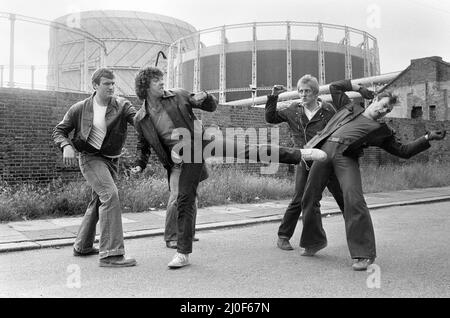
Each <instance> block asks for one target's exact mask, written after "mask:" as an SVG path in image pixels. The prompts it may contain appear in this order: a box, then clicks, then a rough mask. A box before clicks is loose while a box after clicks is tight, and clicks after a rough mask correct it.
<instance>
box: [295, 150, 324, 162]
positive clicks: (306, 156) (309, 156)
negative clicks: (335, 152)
mask: <svg viewBox="0 0 450 318" xmlns="http://www.w3.org/2000/svg"><path fill="white" fill-rule="evenodd" d="M300 152H301V153H302V159H303V160H306V161H309V160H314V161H325V160H327V153H326V152H325V151H323V150H320V149H314V148H311V149H300Z"/></svg>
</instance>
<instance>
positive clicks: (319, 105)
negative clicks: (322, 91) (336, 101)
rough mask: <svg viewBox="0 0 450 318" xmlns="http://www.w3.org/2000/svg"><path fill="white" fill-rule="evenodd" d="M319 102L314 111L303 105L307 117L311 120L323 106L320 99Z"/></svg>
mask: <svg viewBox="0 0 450 318" xmlns="http://www.w3.org/2000/svg"><path fill="white" fill-rule="evenodd" d="M317 103H318V105H317V107H316V108H314V109H313V110H312V111H311V110H309V109H308V108H306V107H305V106H303V109H304V110H305V115H306V117H308V120H311V119H312V118H313V117H314V115H315V114H316V113H317V112H318V111H319V109H321V108H322V102H319V101H318V102H317Z"/></svg>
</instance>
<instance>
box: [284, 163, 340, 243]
mask: <svg viewBox="0 0 450 318" xmlns="http://www.w3.org/2000/svg"><path fill="white" fill-rule="evenodd" d="M308 175H309V171H308V170H307V168H306V164H305V163H304V162H301V163H300V164H299V165H297V168H296V171H295V191H294V196H293V197H292V200H291V202H290V203H289V206H288V208H287V209H286V212H285V213H284V216H283V220H282V221H281V224H280V227H279V228H278V237H280V238H285V239H288V240H289V239H290V238H291V237H292V235H294V231H295V227H296V226H297V222H298V219H299V218H300V214H301V213H302V197H303V193H304V191H305V186H306V181H307V179H308ZM327 188H328V190H329V191H330V192H331V194H332V195H333V197H334V199H335V200H336V202H337V204H338V206H339V208H340V209H341V211H344V197H343V195H342V190H341V187H340V185H339V181H338V180H337V178H336V175H335V174H334V172H332V173H331V175H330V179H329V181H328V184H327ZM317 208H318V209H320V203H318V207H317Z"/></svg>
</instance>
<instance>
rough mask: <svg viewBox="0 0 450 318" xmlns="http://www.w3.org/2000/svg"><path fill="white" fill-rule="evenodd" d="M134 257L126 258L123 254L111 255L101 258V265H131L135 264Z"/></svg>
mask: <svg viewBox="0 0 450 318" xmlns="http://www.w3.org/2000/svg"><path fill="white" fill-rule="evenodd" d="M136 264H137V263H136V260H135V259H134V258H125V256H123V255H118V256H109V257H105V258H102V259H100V267H130V266H135V265H136Z"/></svg>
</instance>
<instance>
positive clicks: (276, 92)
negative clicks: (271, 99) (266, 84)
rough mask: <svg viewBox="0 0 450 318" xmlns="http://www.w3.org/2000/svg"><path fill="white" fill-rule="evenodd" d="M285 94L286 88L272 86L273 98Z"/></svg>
mask: <svg viewBox="0 0 450 318" xmlns="http://www.w3.org/2000/svg"><path fill="white" fill-rule="evenodd" d="M284 92H287V89H286V87H284V86H283V85H274V86H273V87H272V95H273V96H278V95H280V94H281V93H284Z"/></svg>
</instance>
